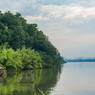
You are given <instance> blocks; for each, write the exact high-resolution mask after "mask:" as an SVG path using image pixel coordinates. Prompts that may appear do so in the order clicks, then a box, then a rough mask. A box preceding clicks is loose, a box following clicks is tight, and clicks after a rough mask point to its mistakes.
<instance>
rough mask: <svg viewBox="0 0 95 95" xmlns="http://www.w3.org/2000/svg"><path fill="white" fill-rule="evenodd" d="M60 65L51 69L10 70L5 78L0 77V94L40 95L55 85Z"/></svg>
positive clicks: (59, 72)
mask: <svg viewBox="0 0 95 95" xmlns="http://www.w3.org/2000/svg"><path fill="white" fill-rule="evenodd" d="M60 74H61V67H58V68H51V69H44V70H42V69H40V70H39V69H38V70H28V71H21V72H10V73H8V75H7V77H6V78H1V77H0V80H1V81H0V82H1V83H0V95H34V93H37V95H40V92H39V90H38V89H40V90H41V91H43V92H44V93H45V92H46V91H47V90H48V93H47V95H49V93H50V91H51V89H52V88H53V87H55V86H56V83H57V81H58V78H59V77H60Z"/></svg>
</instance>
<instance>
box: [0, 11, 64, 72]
mask: <svg viewBox="0 0 95 95" xmlns="http://www.w3.org/2000/svg"><path fill="white" fill-rule="evenodd" d="M62 62H63V58H62V57H61V56H60V53H59V52H58V50H57V49H56V48H55V47H54V46H53V45H52V44H51V42H50V41H49V40H48V37H47V36H46V35H44V34H43V32H42V31H41V30H39V29H38V26H37V24H28V23H27V21H26V20H25V19H24V18H23V17H22V16H21V14H20V13H16V14H12V13H11V12H9V11H8V12H5V13H2V12H1V11H0V66H3V67H5V68H6V69H7V70H21V69H35V68H43V67H54V66H56V65H59V64H61V63H62Z"/></svg>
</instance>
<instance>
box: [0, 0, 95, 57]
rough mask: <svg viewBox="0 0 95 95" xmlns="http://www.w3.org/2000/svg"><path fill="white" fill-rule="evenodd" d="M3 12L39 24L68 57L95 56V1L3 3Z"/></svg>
mask: <svg viewBox="0 0 95 95" xmlns="http://www.w3.org/2000/svg"><path fill="white" fill-rule="evenodd" d="M0 10H1V11H2V12H6V11H11V12H12V13H16V12H20V13H21V14H22V16H23V17H24V18H25V19H26V20H27V21H28V23H37V24H38V26H39V29H40V30H42V31H43V32H44V33H45V34H46V35H47V36H48V37H49V40H50V41H51V42H52V43H53V45H54V46H55V47H56V48H58V50H59V52H60V53H61V55H62V56H64V57H66V58H77V57H80V56H82V57H95V51H94V49H95V26H94V25H95V1H94V0H51V1H49V0H27V1H26V0H13V1H11V0H5V1H4V0H0Z"/></svg>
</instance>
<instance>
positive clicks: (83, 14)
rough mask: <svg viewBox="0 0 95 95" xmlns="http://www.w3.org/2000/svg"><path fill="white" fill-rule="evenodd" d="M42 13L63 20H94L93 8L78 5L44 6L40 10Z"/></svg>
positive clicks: (94, 11)
mask: <svg viewBox="0 0 95 95" xmlns="http://www.w3.org/2000/svg"><path fill="white" fill-rule="evenodd" d="M41 10H42V12H43V13H47V15H48V16H49V17H55V18H58V17H59V18H60V17H61V18H64V19H89V18H95V7H83V6H79V5H61V6H57V5H44V6H42V8H41Z"/></svg>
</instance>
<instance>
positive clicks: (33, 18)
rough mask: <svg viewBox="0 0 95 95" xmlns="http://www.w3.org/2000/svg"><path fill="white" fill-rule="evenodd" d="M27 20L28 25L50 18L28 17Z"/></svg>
mask: <svg viewBox="0 0 95 95" xmlns="http://www.w3.org/2000/svg"><path fill="white" fill-rule="evenodd" d="M25 19H26V20H27V21H28V23H31V22H32V21H36V20H49V18H47V17H43V16H36V17H35V16H26V17H25Z"/></svg>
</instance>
